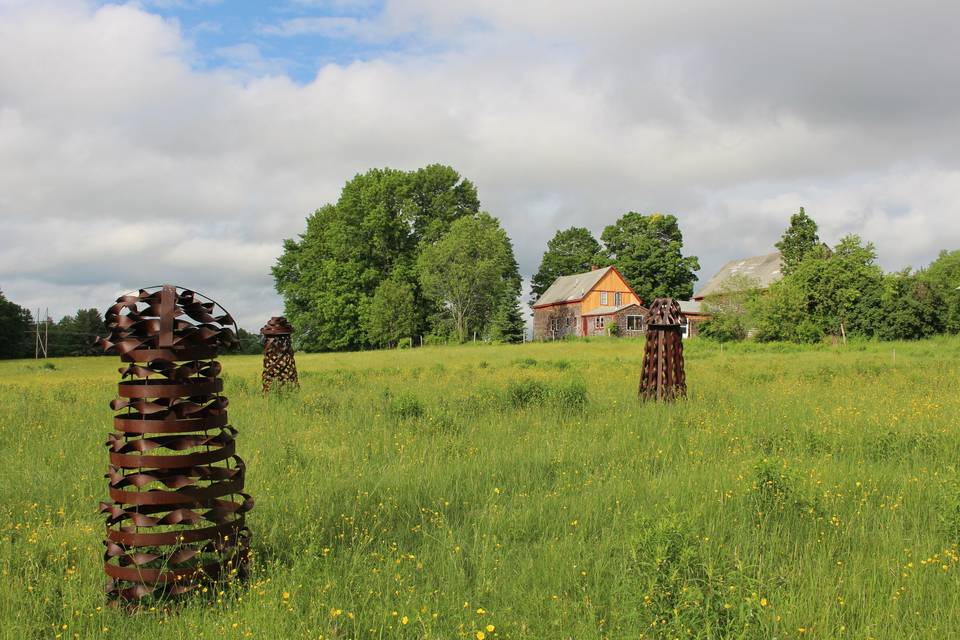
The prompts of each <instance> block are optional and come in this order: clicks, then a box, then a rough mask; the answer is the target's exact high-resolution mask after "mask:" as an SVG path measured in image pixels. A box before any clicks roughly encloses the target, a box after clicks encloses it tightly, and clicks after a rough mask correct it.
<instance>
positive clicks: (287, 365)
mask: <svg viewBox="0 0 960 640" xmlns="http://www.w3.org/2000/svg"><path fill="white" fill-rule="evenodd" d="M292 333H293V327H292V326H290V323H289V322H287V319H286V318H284V317H283V316H274V317H273V318H270V320H269V321H268V322H267V324H265V325H263V328H262V329H260V335H261V336H263V392H264V393H267V392H268V391H270V387H280V388H282V387H299V386H300V381H299V380H298V379H297V361H296V360H294V358H293V343H292V342H291V341H290V335H291V334H292Z"/></svg>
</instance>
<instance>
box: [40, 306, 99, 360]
mask: <svg viewBox="0 0 960 640" xmlns="http://www.w3.org/2000/svg"><path fill="white" fill-rule="evenodd" d="M106 335H107V327H106V323H105V321H104V319H103V316H102V315H100V312H99V311H97V310H96V309H80V310H78V311H77V312H76V313H75V314H74V315H72V316H64V317H63V318H61V319H60V322H57V323H55V324H51V325H49V326H48V327H47V340H48V345H47V354H48V355H49V356H50V357H63V356H99V355H103V350H102V349H101V348H100V346H99V345H97V344H96V343H95V342H96V338H97V337H98V336H99V337H103V336H106Z"/></svg>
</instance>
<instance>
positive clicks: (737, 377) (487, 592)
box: [0, 338, 960, 640]
mask: <svg viewBox="0 0 960 640" xmlns="http://www.w3.org/2000/svg"><path fill="white" fill-rule="evenodd" d="M642 347H643V343H642V341H630V340H614V339H598V340H592V341H589V342H585V341H578V342H562V343H548V344H527V345H522V346H520V345H517V346H474V345H467V346H463V347H427V348H423V349H416V350H405V351H378V352H365V353H351V354H316V355H306V354H298V366H299V369H300V373H301V380H302V384H303V388H302V390H301V391H300V392H299V393H290V394H284V395H280V396H271V397H263V396H262V395H261V394H260V391H259V381H258V376H259V372H260V358H258V357H255V356H228V357H224V358H222V362H223V364H224V371H225V379H226V385H227V389H226V394H227V395H228V396H229V398H230V401H231V404H230V409H229V410H230V416H231V423H232V424H233V425H234V426H235V427H237V428H238V429H239V431H240V434H239V436H238V450H239V453H240V454H241V455H242V456H243V457H244V458H245V460H246V462H247V466H248V476H247V479H248V490H249V492H250V493H251V494H252V495H253V497H254V498H255V500H256V503H257V504H256V507H255V508H254V510H253V511H252V512H251V514H250V516H249V524H250V527H251V529H252V530H253V554H254V557H253V566H252V575H251V576H250V578H249V580H248V581H246V582H245V583H233V584H224V585H217V586H214V587H212V588H211V589H209V590H208V591H207V592H206V593H200V592H198V593H196V594H194V595H191V596H189V597H186V598H185V599H183V600H181V601H178V602H177V603H175V604H170V605H169V606H163V605H161V606H159V607H155V608H152V609H147V610H143V611H140V612H138V613H136V614H133V615H130V614H127V613H125V612H123V611H119V610H116V609H112V608H109V607H107V606H105V602H104V598H103V595H102V585H103V582H104V575H103V571H102V552H103V547H102V545H101V540H102V537H103V518H102V516H100V515H99V514H98V513H97V505H98V502H99V501H100V500H102V499H106V495H107V484H106V480H105V479H104V478H103V473H104V472H105V470H106V465H107V453H106V449H105V448H104V446H103V442H104V441H105V438H106V435H107V433H108V432H109V431H110V429H111V416H112V412H111V411H110V409H109V407H108V402H109V400H110V399H112V398H113V397H114V391H115V385H116V381H117V377H118V376H117V367H118V366H119V362H118V359H117V358H115V357H107V358H86V359H81V358H75V359H59V360H55V361H50V362H51V364H50V365H46V366H45V365H44V363H43V362H37V361H24V360H21V361H10V362H3V363H0V570H2V576H0V580H2V582H0V585H2V588H0V637H3V638H131V639H133V638H224V637H225V638H246V637H255V638H314V639H319V638H324V639H340V638H436V639H440V638H466V639H472V640H495V639H504V640H506V639H508V638H517V639H520V638H537V639H540V638H573V639H577V640H581V639H590V638H610V639H615V640H618V639H621V638H763V639H768V638H803V639H806V638H858V639H859V638H898V639H903V638H944V637H957V636H958V634H960V548H958V542H960V481H958V476H957V461H958V459H960V427H958V421H957V416H958V413H960V397H958V393H957V380H958V365H957V363H958V357H960V339H951V338H938V339H934V340H929V341H923V342H917V343H886V344H873V343H861V344H850V345H846V346H829V345H824V346H818V347H797V346H792V345H777V344H774V345H755V344H744V345H736V346H733V347H730V346H728V347H726V348H724V349H723V350H721V348H720V347H719V346H718V345H716V344H712V343H709V342H706V341H702V340H700V341H697V340H692V341H689V342H687V344H686V349H687V350H686V355H687V358H686V364H687V367H686V368H687V379H688V385H689V399H688V400H686V401H684V402H679V403H677V404H674V405H654V404H640V403H638V402H637V401H636V387H637V382H638V376H639V371H640V364H641V360H642Z"/></svg>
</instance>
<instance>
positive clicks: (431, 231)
mask: <svg viewBox="0 0 960 640" xmlns="http://www.w3.org/2000/svg"><path fill="white" fill-rule="evenodd" d="M479 208H480V204H479V200H478V199H477V191H476V188H475V187H474V186H473V184H472V183H471V182H470V181H468V180H464V179H462V178H461V176H460V175H459V174H458V173H457V172H456V171H454V170H453V169H452V168H450V167H445V166H441V165H430V166H428V167H424V168H422V169H419V170H417V171H410V172H405V171H398V170H395V169H372V170H370V171H368V172H367V173H365V174H362V175H357V176H355V177H354V178H353V179H352V180H350V181H349V182H347V183H346V185H344V188H343V191H342V192H341V194H340V198H339V200H338V201H337V203H336V204H328V205H325V206H323V207H321V208H320V209H318V210H317V211H316V212H315V213H314V214H313V215H311V216H310V217H308V218H307V229H306V231H305V232H304V233H302V234H301V235H300V237H299V239H298V240H285V241H284V248H283V254H282V255H281V256H280V258H279V259H278V260H277V263H276V265H274V267H273V270H272V271H273V276H274V282H275V284H276V288H277V291H278V292H279V293H280V295H281V296H282V297H283V299H284V305H285V315H286V316H287V318H289V320H290V322H291V323H292V324H293V325H294V326H296V327H297V329H298V333H297V334H296V335H295V340H296V342H297V345H298V346H299V347H300V348H303V349H306V350H308V351H336V350H346V349H357V348H359V347H362V346H366V345H369V344H370V342H369V334H368V329H369V328H370V327H369V324H368V323H367V322H365V321H364V320H365V318H367V317H368V316H367V313H366V312H367V307H368V305H369V304H370V303H371V299H372V298H373V296H374V295H375V291H376V290H377V287H378V286H379V285H380V284H381V283H382V282H383V281H385V280H387V279H388V278H390V277H394V278H405V279H406V281H407V283H408V284H409V285H410V286H411V287H413V291H414V309H415V310H416V318H415V323H414V325H415V326H414V331H413V333H423V332H426V331H427V329H428V326H429V319H430V317H431V315H433V314H435V313H436V312H437V309H436V308H434V307H432V306H431V305H430V304H426V303H425V302H424V300H423V297H422V295H421V292H420V290H419V288H418V285H417V281H416V277H415V273H416V272H415V270H414V265H415V264H416V261H417V257H418V255H419V254H420V252H421V250H422V248H423V247H424V246H428V245H429V244H430V243H432V242H434V241H436V240H437V239H438V238H440V237H441V236H442V235H443V234H444V233H445V232H446V230H447V229H448V228H449V227H450V225H451V224H452V222H453V221H454V220H457V219H459V218H462V217H464V216H472V215H474V214H476V213H477V212H478V211H479ZM374 335H376V336H382V334H381V333H380V332H374Z"/></svg>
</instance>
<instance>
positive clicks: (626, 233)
mask: <svg viewBox="0 0 960 640" xmlns="http://www.w3.org/2000/svg"><path fill="white" fill-rule="evenodd" d="M600 239H601V240H602V241H603V243H604V249H605V253H606V258H607V263H608V264H612V265H614V266H616V267H617V269H618V270H619V271H620V273H621V274H622V275H623V277H624V278H626V279H627V282H629V283H630V286H632V287H633V289H634V291H636V292H637V295H638V296H640V299H641V300H643V301H644V302H650V301H652V300H653V299H654V298H659V297H665V296H669V297H672V298H679V299H681V300H686V299H688V298H690V296H692V295H693V283H694V282H695V281H696V279H697V277H696V275H695V274H694V272H695V271H697V270H699V269H700V261H699V260H698V259H697V257H696V256H684V255H683V253H682V250H683V233H682V232H681V231H680V225H679V224H678V223H677V218H676V216H673V215H662V214H659V213H654V214H652V215H649V216H645V215H643V214H640V213H636V212H635V211H630V212H628V213H625V214H624V215H623V217H621V218H620V219H619V220H617V221H616V222H615V223H614V224H612V225H610V226H608V227H607V228H606V229H604V230H603V234H602V235H601V236H600Z"/></svg>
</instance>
